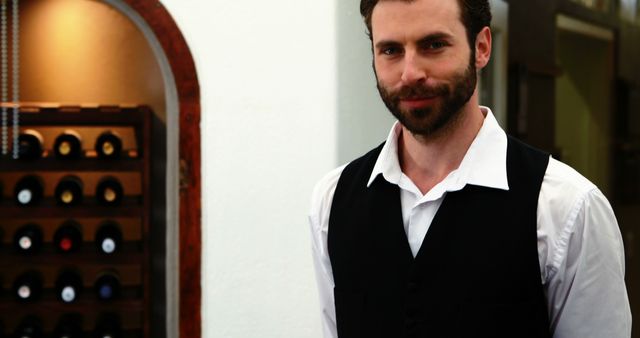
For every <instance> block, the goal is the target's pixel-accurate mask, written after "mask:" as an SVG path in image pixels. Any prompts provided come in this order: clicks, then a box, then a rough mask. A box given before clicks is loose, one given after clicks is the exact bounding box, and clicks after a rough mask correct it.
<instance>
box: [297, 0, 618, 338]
mask: <svg viewBox="0 0 640 338" xmlns="http://www.w3.org/2000/svg"><path fill="white" fill-rule="evenodd" d="M360 8H361V13H362V15H363V17H364V19H365V23H366V25H367V28H368V32H369V37H370V39H371V43H372V51H373V61H374V62H373V64H374V71H375V74H376V78H377V81H378V89H379V91H380V96H381V97H382V100H383V101H384V103H385V104H386V106H387V108H388V109H389V111H391V113H392V114H393V115H394V116H395V117H396V118H397V120H398V122H397V123H396V124H395V125H394V126H393V127H392V128H391V132H390V133H389V136H388V138H387V140H386V142H385V143H383V144H382V145H380V146H379V147H377V148H375V149H374V150H372V151H370V152H369V153H367V154H365V155H364V156H362V157H360V158H358V159H356V160H354V161H352V162H351V163H349V164H348V165H346V166H342V167H340V168H337V169H335V170H334V171H332V172H330V173H329V174H328V175H327V176H325V177H324V178H323V179H322V180H321V181H320V182H319V183H318V184H317V186H316V188H315V190H314V195H313V198H312V207H311V213H310V217H309V219H310V223H311V230H312V238H313V252H314V263H315V266H316V273H317V280H318V284H319V291H320V297H321V305H322V315H323V318H322V320H323V330H324V334H325V337H340V338H354V337H362V338H375V337H385V338H397V337H449V338H473V337H488V338H489V337H490V338H507V337H508V338H528V337H531V338H534V337H535V338H543V337H544V338H548V337H554V338H605V337H607V338H617V337H620V338H622V337H630V334H631V314H630V309H629V302H628V297H627V293H626V288H625V284H624V250H623V245H622V239H621V235H620V231H619V228H618V225H617V223H616V219H615V216H614V215H613V212H612V210H611V207H610V205H609V203H608V201H607V199H606V198H605V197H604V196H603V194H602V193H601V192H600V190H598V188H597V187H595V186H594V185H593V184H592V183H591V182H589V181H588V180H587V179H585V178H584V177H582V176H581V175H580V174H578V173H577V172H576V171H574V170H573V169H571V168H569V167H568V166H566V165H564V164H562V163H560V162H558V161H556V160H554V159H553V158H550V156H549V155H548V154H546V153H544V152H542V151H540V150H537V149H534V148H532V147H530V146H528V145H525V144H524V143H521V142H520V141H518V140H516V139H513V138H511V137H509V136H507V135H506V134H505V132H504V131H503V130H502V129H501V128H500V127H499V125H498V123H497V122H496V119H495V118H494V116H493V114H492V112H491V110H490V109H489V108H487V107H481V106H479V104H478V91H477V86H476V82H477V71H478V70H479V69H481V68H483V67H484V66H485V65H486V64H487V63H488V61H489V57H490V54H491V31H490V28H489V26H490V22H491V12H490V9H489V4H488V1H486V0H361V3H360Z"/></svg>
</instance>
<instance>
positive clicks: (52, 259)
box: [0, 242, 144, 270]
mask: <svg viewBox="0 0 640 338" xmlns="http://www.w3.org/2000/svg"><path fill="white" fill-rule="evenodd" d="M0 256H2V257H7V258H9V259H4V260H2V261H0V270H3V269H7V268H10V267H15V266H37V265H42V264H47V265H66V264H69V265H81V264H95V262H100V264H106V265H140V264H143V263H144V256H143V253H142V245H141V243H139V242H125V243H123V245H122V248H121V249H120V250H119V251H118V252H114V253H113V254H108V255H107V254H104V253H100V252H99V251H98V248H96V246H95V243H94V242H83V243H82V247H81V248H80V250H78V251H76V252H69V253H59V252H56V251H55V250H54V248H53V245H52V244H45V245H43V248H42V250H41V251H40V252H37V253H33V254H24V253H20V252H16V251H15V250H14V249H13V248H9V247H3V248H0Z"/></svg>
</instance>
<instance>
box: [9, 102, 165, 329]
mask: <svg viewBox="0 0 640 338" xmlns="http://www.w3.org/2000/svg"><path fill="white" fill-rule="evenodd" d="M20 111H21V115H20V125H21V126H23V127H28V128H31V129H35V130H36V131H37V130H39V128H42V129H41V131H42V130H50V131H51V130H53V129H55V128H50V127H63V128H65V129H67V128H70V129H73V128H78V129H80V128H84V127H100V129H111V128H120V127H124V128H126V129H127V130H133V133H131V132H128V135H127V136H122V137H125V138H124V139H123V140H126V142H127V143H128V144H132V145H135V147H134V148H133V149H125V151H123V152H122V156H121V157H119V158H116V159H102V158H97V157H94V156H95V151H92V150H87V151H86V152H85V153H83V156H88V157H83V158H80V159H75V160H65V159H60V158H56V157H55V156H53V155H52V154H53V152H52V150H51V149H50V148H46V149H44V152H43V154H44V156H45V157H42V158H38V159H34V160H14V159H12V158H10V157H6V156H5V157H0V186H2V185H3V184H5V185H4V186H3V188H2V191H1V193H2V195H1V196H0V218H1V219H0V233H2V232H4V237H2V238H1V239H0V323H2V324H4V326H5V332H4V334H5V336H6V335H8V334H10V333H11V332H10V331H9V330H13V328H14V327H15V326H16V325H17V323H19V322H20V320H21V319H22V318H23V317H24V316H26V315H31V314H33V315H36V316H39V317H41V318H42V319H43V322H45V323H47V324H46V325H45V326H46V327H45V328H44V329H45V336H47V337H48V336H49V335H48V333H50V332H51V330H52V327H53V326H54V325H55V323H56V321H57V320H58V319H59V317H60V316H61V315H62V314H64V313H79V314H81V315H82V316H83V317H84V316H86V317H87V318H91V319H90V320H91V321H95V319H96V316H97V315H98V314H102V313H106V312H110V313H114V314H117V315H118V316H119V317H120V319H121V321H122V325H123V330H124V335H123V337H125V338H134V337H135V338H149V337H150V331H151V330H150V327H151V318H152V311H151V306H150V304H151V300H150V295H151V271H152V265H151V262H152V260H151V253H150V239H149V234H150V232H151V231H150V219H151V187H150V183H149V182H150V173H151V159H150V157H149V156H150V144H151V116H152V112H151V110H150V108H148V107H146V106H60V105H55V104H44V105H43V104H40V105H33V104H24V103H23V104H22V106H21V107H20ZM85 141H86V142H88V143H87V144H95V140H93V139H86V140H85ZM45 146H46V147H50V145H48V143H47V144H45ZM63 172H71V173H74V175H77V176H78V177H79V178H80V179H83V178H85V179H86V178H88V177H89V178H90V177H93V176H97V175H100V176H102V175H105V173H106V174H108V175H109V176H114V177H116V178H118V179H122V178H121V176H122V177H125V179H123V180H122V181H121V182H122V184H123V185H124V188H125V193H128V195H125V196H123V198H122V201H121V203H120V204H119V205H116V206H104V205H100V204H99V203H98V201H97V199H96V198H95V196H94V195H93V194H92V193H93V190H92V189H93V188H90V189H89V188H87V189H89V190H91V191H85V193H87V195H85V196H83V199H82V201H81V203H80V204H79V205H75V206H60V205H57V204H56V203H55V200H54V198H53V197H52V196H51V194H52V192H51V191H50V190H47V189H50V187H51V186H52V183H53V182H54V180H56V182H57V180H59V178H55V177H56V175H58V176H59V174H61V173H63ZM34 173H35V174H37V175H38V176H41V178H42V179H43V181H44V183H45V184H44V187H45V198H43V199H42V200H41V201H40V203H39V204H38V205H36V206H20V205H18V204H17V203H16V202H15V201H14V197H13V193H14V192H13V190H12V189H13V188H12V186H13V185H14V184H15V182H13V181H14V180H15V177H18V176H24V175H26V174H34ZM40 173H42V174H40ZM132 173H133V175H132ZM3 176H4V177H3ZM127 177H133V178H132V179H130V180H129V181H127V180H126V178H127ZM3 180H4V182H3ZM7 182H12V183H10V186H9V183H7ZM85 182H87V181H85ZM131 187H135V189H129V190H127V188H131ZM138 187H139V188H138ZM123 218H126V219H135V222H132V224H133V225H131V226H136V227H139V229H135V230H134V231H131V230H132V229H128V230H130V232H129V233H134V234H139V236H138V235H136V236H138V237H133V238H131V237H129V238H127V237H125V239H127V241H125V242H123V243H122V245H121V247H120V248H119V250H118V251H117V252H115V253H113V254H104V253H101V252H100V251H99V249H98V248H97V246H96V243H95V242H93V241H92V239H93V238H92V237H90V236H85V237H83V239H84V240H85V241H84V242H82V243H81V246H80V247H79V249H78V250H77V251H75V252H70V253H60V252H58V251H57V250H55V248H54V245H53V243H52V242H51V239H50V237H47V238H46V239H45V240H46V242H45V243H43V246H42V248H40V251H39V252H36V253H33V254H28V255H25V254H22V253H20V252H17V251H16V249H15V248H14V247H13V244H12V239H13V238H7V237H11V236H13V231H14V228H15V226H16V225H17V224H22V223H28V222H32V221H34V220H38V224H39V225H40V226H41V227H43V233H45V234H52V233H54V232H55V229H56V227H58V226H59V222H58V221H59V219H74V220H76V221H77V222H78V223H80V224H82V223H83V222H85V221H87V222H89V220H88V219H91V222H97V221H100V220H101V219H105V220H106V219H123ZM50 219H56V222H53V221H52V220H50ZM96 219H97V220H96ZM3 221H5V222H6V223H3ZM123 232H124V231H123ZM85 235H87V234H85ZM93 235H94V234H93V233H92V234H91V236H93ZM65 266H72V267H73V268H74V269H77V270H78V271H79V272H80V273H81V274H82V273H84V275H85V276H84V277H85V278H83V284H84V285H83V289H82V291H81V292H80V294H79V296H78V300H77V301H76V302H74V303H70V304H66V303H63V302H61V301H59V300H58V299H57V298H56V292H55V289H54V288H53V285H54V284H53V283H54V281H55V278H57V277H54V275H52V274H57V272H56V271H57V270H58V269H59V268H62V267H65ZM27 270H36V271H37V272H39V273H42V274H43V278H44V285H45V289H44V290H43V291H42V298H41V299H40V300H37V301H34V302H20V301H19V300H17V299H16V298H15V297H14V295H13V292H12V291H11V289H12V285H13V283H14V279H15V278H16V276H18V275H19V274H20V273H22V272H23V271H27ZM103 270H106V271H110V270H113V271H114V273H115V274H116V275H117V276H119V277H120V281H121V283H122V287H121V290H120V297H119V298H118V299H116V300H113V301H101V300H99V299H98V298H97V296H96V294H95V291H94V289H93V283H94V282H95V278H96V276H97V275H96V274H98V273H99V272H101V271H103ZM96 271H98V272H96ZM56 276H57V275H56ZM86 278H90V279H86ZM159 285H162V284H159ZM83 325H84V330H85V331H86V333H87V335H86V336H89V332H90V331H89V330H91V329H93V327H91V325H93V323H92V322H89V323H86V322H85V323H84V324H83ZM2 334H3V333H2V332H0V337H2Z"/></svg>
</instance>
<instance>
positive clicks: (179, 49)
mask: <svg viewBox="0 0 640 338" xmlns="http://www.w3.org/2000/svg"><path fill="white" fill-rule="evenodd" d="M124 2H125V3H127V4H128V5H129V6H131V8H133V9H134V10H135V11H136V12H138V14H139V15H140V16H141V17H142V18H143V19H144V20H145V21H146V23H147V24H148V25H149V27H150V28H151V29H152V30H153V32H154V34H155V36H156V37H157V39H158V41H159V42H160V45H161V46H162V49H163V50H164V53H165V54H166V56H167V59H168V60H169V65H170V66H171V71H172V72H173V76H174V79H175V86H176V89H177V92H178V102H179V114H180V116H179V122H180V124H179V128H180V129H179V130H180V145H179V158H180V200H179V201H180V215H179V223H180V229H179V240H178V241H179V256H180V257H179V264H180V268H179V274H180V275H179V283H180V286H179V289H180V296H179V304H180V305H179V306H180V309H179V317H178V318H179V321H180V322H179V330H180V337H182V338H187V337H188V338H200V337H201V294H202V291H201V287H200V279H201V278H200V276H201V275H200V274H201V252H202V242H201V234H202V231H201V196H202V195H201V176H200V167H201V165H200V164H201V162H200V161H201V157H200V86H199V84H198V77H197V75H196V67H195V63H194V61H193V57H192V55H191V51H190V50H189V46H188V45H187V42H186V40H185V39H184V36H182V33H181V32H180V29H179V28H178V26H177V25H176V23H175V21H174V20H173V18H172V17H171V15H170V14H169V12H168V11H167V10H166V8H165V7H164V6H163V5H162V4H161V3H160V2H159V1H158V0H124Z"/></svg>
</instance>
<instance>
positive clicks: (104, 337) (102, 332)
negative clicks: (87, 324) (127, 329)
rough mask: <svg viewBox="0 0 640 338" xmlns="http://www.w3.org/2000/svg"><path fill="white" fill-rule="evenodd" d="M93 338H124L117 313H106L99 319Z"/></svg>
mask: <svg viewBox="0 0 640 338" xmlns="http://www.w3.org/2000/svg"><path fill="white" fill-rule="evenodd" d="M93 338H122V327H121V324H120V317H118V315H116V314H115V313H104V314H102V315H100V317H98V320H97V322H96V326H95V329H94V331H93Z"/></svg>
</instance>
